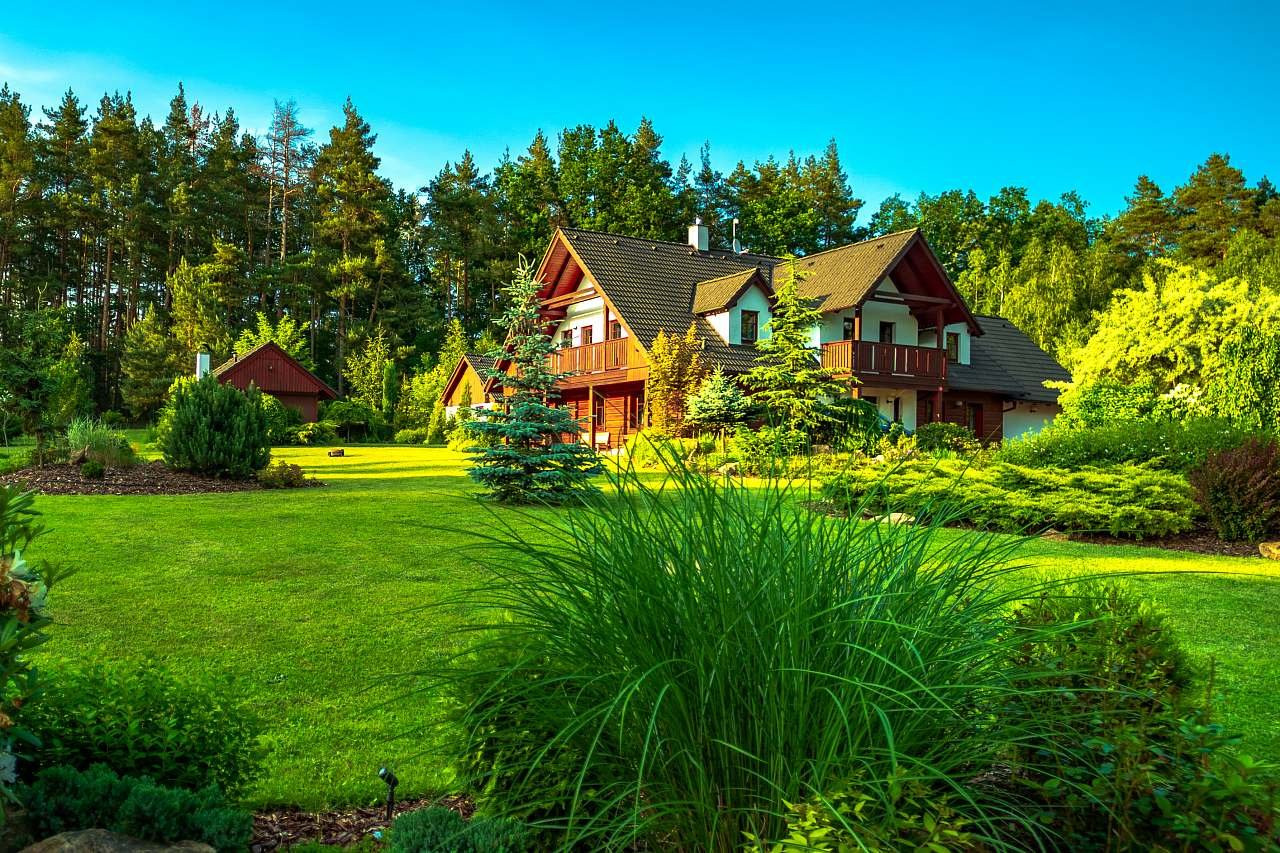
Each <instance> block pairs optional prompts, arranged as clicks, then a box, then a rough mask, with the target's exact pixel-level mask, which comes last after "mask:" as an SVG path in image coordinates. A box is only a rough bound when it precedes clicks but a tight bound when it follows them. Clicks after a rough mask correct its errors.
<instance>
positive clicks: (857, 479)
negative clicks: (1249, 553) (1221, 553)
mask: <svg viewBox="0 0 1280 853" xmlns="http://www.w3.org/2000/svg"><path fill="white" fill-rule="evenodd" d="M822 495H823V498H824V499H825V500H826V501H828V502H830V503H831V504H832V505H833V506H834V507H836V508H837V509H840V510H849V509H856V510H859V511H863V512H867V513H870V514H874V515H883V514H884V513H888V512H904V513H907V514H908V515H912V516H915V517H917V518H932V517H935V516H936V517H939V518H943V519H944V520H946V521H947V522H949V523H950V522H964V523H969V524H972V525H974V526H975V527H978V528H981V529H983V530H998V531H1001V532H1005V533H1029V532H1038V531H1041V530H1044V529H1046V528H1050V527H1053V528H1057V529H1058V530H1063V531H1070V532H1094V533H1109V534H1111V535H1112V536H1130V537H1134V538H1138V539H1141V538H1144V537H1148V536H1168V535H1171V534H1174V533H1182V532H1185V531H1187V530H1190V529H1191V528H1192V526H1193V517H1194V515H1195V511H1196V506H1195V503H1194V502H1193V501H1192V500H1191V495H1190V488H1189V487H1188V485H1187V482H1186V480H1185V479H1184V478H1183V477H1181V476H1179V475H1177V474H1171V473H1167V472H1164V471H1153V470H1150V469H1148V468H1144V467H1141V466H1138V465H1116V466H1112V467H1110V468H1097V469H1087V470H1083V471H1064V470H1061V469H1057V468H1025V467H1022V466H1018V465H1009V464H1006V463H999V462H995V463H991V464H988V465H985V466H978V465H974V464H969V463H966V462H965V461H963V460H957V459H932V460H908V461H905V462H900V463H897V464H883V465H865V466H861V467H855V468H849V469H846V470H844V471H840V472H837V473H836V474H835V475H834V476H832V477H831V478H830V479H828V480H827V481H826V483H824V484H823V487H822Z"/></svg>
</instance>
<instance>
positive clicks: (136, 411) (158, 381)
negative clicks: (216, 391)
mask: <svg viewBox="0 0 1280 853" xmlns="http://www.w3.org/2000/svg"><path fill="white" fill-rule="evenodd" d="M186 356H187V354H186V353H184V352H183V351H182V347H181V345H180V344H179V343H178V341H177V339H176V338H175V337H174V336H173V335H172V334H171V332H170V330H169V328H168V327H167V326H166V325H165V323H164V321H163V320H162V319H161V316H160V312H159V311H157V310H156V309H155V307H154V306H153V307H151V308H150V309H148V310H147V312H146V314H144V315H143V317H142V319H141V320H139V321H138V322H136V323H134V324H133V325H132V326H130V327H129V331H128V332H127V333H126V334H125V338H124V349H123V351H122V352H121V353H120V372H121V374H122V375H123V380H122V382H121V387H120V392H121V395H122V396H123V397H124V402H125V405H127V406H128V407H129V411H130V412H132V413H133V416H134V417H135V418H138V419H139V420H143V419H148V418H150V417H152V416H153V415H155V414H156V413H157V412H159V411H160V409H161V407H162V406H164V402H165V398H166V397H167V396H168V393H169V387H170V386H171V385H173V382H174V380H175V379H177V378H178V377H179V376H182V375H184V374H185V373H187V372H189V371H190V369H191V366H190V365H188V364H187V361H186Z"/></svg>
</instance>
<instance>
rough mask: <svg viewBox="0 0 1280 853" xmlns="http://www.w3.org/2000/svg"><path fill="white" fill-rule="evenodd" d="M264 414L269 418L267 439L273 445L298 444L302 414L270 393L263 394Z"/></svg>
mask: <svg viewBox="0 0 1280 853" xmlns="http://www.w3.org/2000/svg"><path fill="white" fill-rule="evenodd" d="M262 414H263V416H264V417H265V418H266V419H267V441H269V442H270V443H271V445H272V446H273V447H276V446H281V445H286V444H296V443H297V436H298V427H299V426H301V425H302V415H301V413H299V412H298V410H297V409H295V408H293V407H292V406H286V405H285V404H284V403H281V402H280V401H279V400H277V399H276V398H275V397H272V396H271V395H270V394H263V395H262Z"/></svg>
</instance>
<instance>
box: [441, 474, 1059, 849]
mask: <svg viewBox="0 0 1280 853" xmlns="http://www.w3.org/2000/svg"><path fill="white" fill-rule="evenodd" d="M667 467H668V471H667V474H666V476H665V477H664V478H663V479H661V481H660V482H659V481H657V480H655V479H654V478H652V477H649V478H646V477H643V476H641V475H637V474H636V473H635V472H634V471H622V472H621V473H618V474H616V475H613V479H614V483H613V488H612V489H610V490H608V493H607V494H606V495H603V496H601V497H600V498H598V499H595V500H593V501H591V502H590V504H589V506H588V507H586V508H585V509H579V510H574V511H571V512H561V513H558V514H554V515H552V514H548V513H538V512H530V513H523V514H522V515H521V522H520V529H519V531H517V529H516V528H514V527H510V528H507V527H505V526H504V525H503V524H502V521H501V520H502V519H503V518H504V517H506V516H504V515H497V514H495V516H494V517H495V519H496V522H495V527H494V532H493V534H492V537H491V538H490V540H489V544H490V545H492V546H493V549H494V550H493V552H492V557H493V559H491V560H490V561H489V562H490V563H491V565H492V570H493V577H492V579H491V580H490V581H488V582H486V583H485V585H483V586H482V587H480V588H477V589H474V590H470V591H468V592H467V593H466V594H465V595H463V596H462V600H463V602H464V603H465V605H466V608H467V611H468V612H470V613H471V618H472V619H473V628H474V631H475V633H474V636H473V637H472V638H471V641H470V642H469V643H468V648H467V651H466V653H465V654H463V655H461V656H459V657H458V658H457V659H456V660H454V661H452V662H451V664H450V665H449V666H448V667H447V668H446V669H445V670H444V671H439V672H433V673H431V678H430V684H431V685H432V688H433V689H434V690H438V691H446V692H447V694H448V695H451V696H453V697H455V699H456V711H457V714H456V717H455V719H454V720H453V725H454V727H455V730H454V731H455V737H457V738H459V739H458V740H456V746H457V752H456V756H455V757H456V758H457V760H458V761H459V763H460V765H461V766H462V767H463V768H464V770H465V771H466V772H467V778H466V780H465V781H466V783H467V784H468V785H469V786H470V788H471V790H473V791H476V792H479V793H480V794H482V795H483V796H484V797H485V799H486V801H487V802H488V803H489V804H490V805H491V806H492V807H494V808H496V809H497V810H499V811H505V812H507V813H510V814H517V815H520V816H523V817H525V818H526V819H528V820H530V821H531V822H532V823H533V824H534V825H535V826H537V827H539V828H541V829H543V830H544V831H546V832H548V833H549V835H548V837H549V838H553V839H555V841H554V844H556V845H559V846H561V847H563V848H565V849H568V848H578V849H624V848H627V847H629V846H631V845H635V844H640V845H652V846H655V847H661V848H674V849H681V850H735V849H740V848H741V847H742V846H743V844H744V842H745V840H746V838H747V834H748V833H749V834H751V835H753V836H756V837H758V838H761V839H766V840H767V839H776V838H779V837H780V836H781V835H783V834H785V827H784V814H785V812H786V803H789V802H792V803H793V802H797V801H801V800H805V799H808V798H813V797H821V796H823V795H825V794H827V793H829V792H831V791H832V790H835V789H836V788H838V787H839V786H842V785H846V784H848V783H849V782H850V781H852V780H857V784H858V785H859V787H860V788H861V789H863V790H876V789H877V786H879V789H880V790H882V791H883V794H884V806H885V808H886V809H887V810H888V811H889V812H890V813H892V809H893V805H892V797H891V796H890V792H889V789H888V786H889V785H890V784H902V783H903V782H905V781H917V780H918V781H921V782H923V783H925V784H927V785H930V786H937V787H938V788H939V789H942V790H946V791H947V792H948V794H947V796H949V797H954V798H956V799H957V800H958V801H959V802H961V803H962V804H963V806H964V809H965V811H966V820H967V821H968V822H969V823H970V827H969V828H970V831H971V832H972V833H973V834H974V835H975V837H978V838H981V839H984V843H988V844H989V845H990V846H991V847H992V848H995V849H1001V848H1004V849H1025V846H1023V845H1026V844H1030V843H1033V842H1034V841H1035V838H1036V837H1037V836H1036V832H1037V830H1036V829H1035V828H1034V826H1030V827H1028V826H1019V828H1018V829H1017V830H1016V832H1015V835H1017V837H1018V838H1019V841H1018V845H1019V846H1017V847H1015V846H1013V845H1012V844H1011V842H1010V841H1009V840H1008V839H1009V838H1010V834H1009V826H1010V821H1011V820H1012V821H1014V822H1015V823H1018V815H1019V809H1018V805H1017V803H1016V801H1015V795H1014V794H1013V792H1012V791H1011V790H1006V789H1002V788H1001V786H999V785H995V786H992V785H984V784H977V783H973V781H972V780H974V779H976V778H979V777H981V776H983V775H984V774H985V775H987V776H990V775H991V773H990V771H991V770H992V769H993V768H996V767H998V766H999V765H1000V763H1001V760H1002V758H1003V757H1004V755H1005V754H1006V752H1007V750H1008V748H1009V745H1010V744H1012V743H1017V742H1023V741H1026V742H1036V743H1044V742H1045V741H1046V740H1047V738H1046V737H1045V736H1044V735H1045V733H1046V732H1049V731H1051V730H1052V721H1049V720H1043V719H1028V718H1027V715H1001V714H1000V713H999V709H1000V707H1001V705H1002V704H1003V703H1005V702H1007V701H1008V700H1009V699H1010V697H1011V694H1012V693H1013V691H1014V690H1015V689H1018V690H1024V691H1025V690H1035V689H1036V688H1035V686H1034V685H1035V683H1036V682H1035V678H1036V676H1035V674H1034V673H1028V672H1025V671H1022V672H1018V673H1016V674H1015V673H1014V672H1013V671H1012V670H1011V667H1010V661H1011V660H1012V659H1013V658H1014V656H1015V653H1016V650H1017V648H1018V646H1019V645H1020V644H1021V643H1023V642H1024V641H1026V640H1027V639H1028V637H1027V633H1028V632H1030V631H1034V630H1037V629H1035V628H1027V627H1023V628H1022V629H1018V628H1016V627H1015V626H1014V625H1013V624H1012V621H1011V620H1010V618H1009V613H1010V610H1011V607H1012V605H1013V603H1014V602H1015V601H1019V600H1023V599H1025V598H1029V597H1033V596H1034V595H1036V594H1037V593H1038V592H1039V590H1040V589H1041V588H1042V587H1041V584H1040V583H1039V582H1037V581H1035V580H1033V579H1030V578H1029V577H1026V576H1025V575H1024V573H1023V572H1022V571H1021V569H1020V568H1019V567H1017V566H1016V565H1015V564H1014V563H1013V562H1012V560H1013V557H1014V549H1015V548H1016V541H1014V540H1010V539H1009V538H1007V537H991V536H984V535H978V534H974V535H965V536H959V535H956V534H955V533H944V532H943V531H942V525H943V523H945V521H946V514H945V513H944V512H942V511H935V512H932V513H931V514H930V516H931V517H932V518H933V519H934V521H933V523H932V524H930V525H926V526H917V525H890V524H883V523H868V522H863V521H860V520H857V516H858V513H856V512H855V513H853V514H852V518H851V519H849V520H844V519H832V518H829V517H825V516H822V515H819V514H816V513H814V512H811V511H809V510H808V509H807V508H806V503H807V498H808V497H809V496H808V495H807V494H806V493H805V492H804V491H803V490H802V489H801V488H800V487H797V486H795V485H792V484H790V483H788V482H785V481H782V480H767V481H758V482H754V483H751V484H749V485H748V484H744V483H743V482H741V481H737V480H732V479H713V478H707V477H704V476H701V475H699V474H697V473H694V472H692V471H690V470H688V469H686V468H685V467H684V466H683V465H681V464H680V463H679V462H678V461H676V460H674V459H669V460H668V463H667ZM530 525H532V526H533V527H534V528H535V532H534V533H533V534H532V535H530V534H529V526H530ZM1045 630H1054V629H1052V628H1046V629H1045ZM1057 675H1058V676H1061V672H1058V673H1057ZM1015 681H1016V684H1017V687H1016V688H1015ZM1046 689H1050V688H1046ZM1006 716H1007V719H1006ZM1042 726H1043V728H1042ZM458 733H460V735H459V734H458ZM891 780H894V781H892V782H891Z"/></svg>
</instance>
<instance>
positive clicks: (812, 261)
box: [796, 228, 919, 312]
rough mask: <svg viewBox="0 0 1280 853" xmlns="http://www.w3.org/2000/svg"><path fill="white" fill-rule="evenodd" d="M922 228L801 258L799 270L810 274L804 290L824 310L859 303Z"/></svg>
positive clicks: (839, 309)
mask: <svg viewBox="0 0 1280 853" xmlns="http://www.w3.org/2000/svg"><path fill="white" fill-rule="evenodd" d="M918 230H919V229H916V228H912V229H910V230H908V231H898V232H896V233H894V234H886V235H884V236H883V237H876V238H874V239H871V240H864V241H863V242H861V243H852V244H850V245H848V246H841V247H840V248H838V249H828V250H827V251H825V252H818V253H817V254H813V255H806V256H805V257H802V258H797V259H796V270H797V271H798V272H808V273H809V276H808V277H807V278H805V279H803V280H802V281H801V283H800V292H801V293H803V294H804V295H805V296H808V297H809V298H811V299H813V300H815V301H816V302H817V309H818V310H819V311H823V312H827V311H842V310H844V309H845V308H850V307H852V306H854V305H857V304H858V303H860V302H861V301H862V299H863V297H865V296H867V295H868V294H869V293H871V290H872V288H874V287H875V286H876V285H877V284H879V282H880V279H882V278H884V276H885V273H887V272H888V271H889V267H890V266H891V265H892V264H893V262H894V261H896V260H897V259H898V258H899V257H901V255H902V252H903V250H904V249H906V248H907V246H908V244H910V243H911V238H913V237H915V236H916V234H917V233H918Z"/></svg>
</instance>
